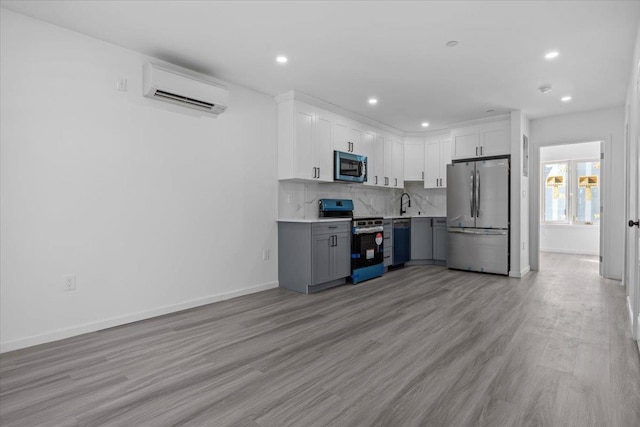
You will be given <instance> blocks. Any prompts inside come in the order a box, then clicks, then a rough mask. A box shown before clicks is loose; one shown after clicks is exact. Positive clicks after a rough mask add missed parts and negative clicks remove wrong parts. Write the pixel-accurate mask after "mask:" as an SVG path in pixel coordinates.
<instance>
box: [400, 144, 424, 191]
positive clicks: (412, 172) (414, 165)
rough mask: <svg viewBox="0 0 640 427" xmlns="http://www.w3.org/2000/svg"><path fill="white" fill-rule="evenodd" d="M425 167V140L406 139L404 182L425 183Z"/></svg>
mask: <svg viewBox="0 0 640 427" xmlns="http://www.w3.org/2000/svg"><path fill="white" fill-rule="evenodd" d="M424 165H425V163H424V138H423V137H406V138H405V139H404V180H405V181H423V180H424V176H425V170H424Z"/></svg>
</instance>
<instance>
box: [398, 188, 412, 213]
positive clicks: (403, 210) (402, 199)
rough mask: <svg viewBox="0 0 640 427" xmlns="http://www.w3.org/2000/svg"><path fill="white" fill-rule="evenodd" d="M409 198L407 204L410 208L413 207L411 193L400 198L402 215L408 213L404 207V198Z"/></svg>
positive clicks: (403, 194)
mask: <svg viewBox="0 0 640 427" xmlns="http://www.w3.org/2000/svg"><path fill="white" fill-rule="evenodd" d="M405 195H406V196H407V198H408V199H409V200H408V203H407V207H408V208H410V207H411V196H410V195H409V193H402V195H401V196H400V215H402V214H405V213H407V209H406V208H405V207H404V196H405Z"/></svg>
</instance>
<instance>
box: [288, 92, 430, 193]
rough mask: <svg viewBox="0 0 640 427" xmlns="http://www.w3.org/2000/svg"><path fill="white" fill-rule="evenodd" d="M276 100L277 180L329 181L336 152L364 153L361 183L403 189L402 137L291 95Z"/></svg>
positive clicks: (331, 177) (331, 180) (403, 160)
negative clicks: (365, 173)
mask: <svg viewBox="0 0 640 427" xmlns="http://www.w3.org/2000/svg"><path fill="white" fill-rule="evenodd" d="M276 101H277V102H278V179H280V180H301V181H320V182H333V161H334V160H333V159H334V150H335V151H343V152H347V153H353V154H358V155H361V156H366V157H367V181H366V182H365V185H371V186H378V187H387V188H402V187H404V163H405V159H404V144H403V142H402V139H401V138H399V137H397V136H395V135H393V134H391V133H388V132H385V131H382V130H380V129H378V128H376V127H375V126H370V125H367V124H364V123H360V122H356V121H354V120H351V119H348V118H346V117H344V116H341V115H339V114H336V113H333V112H331V111H329V110H325V109H323V108H320V107H316V106H315V105H311V104H310V103H306V102H303V101H300V100H298V99H295V98H293V99H292V98H291V94H284V95H283V96H282V97H280V99H278V97H276ZM310 102H311V101H310ZM422 157H423V156H420V158H422ZM421 172H422V169H421V170H420V173H421Z"/></svg>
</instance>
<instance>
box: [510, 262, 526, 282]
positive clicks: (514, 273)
mask: <svg viewBox="0 0 640 427" xmlns="http://www.w3.org/2000/svg"><path fill="white" fill-rule="evenodd" d="M530 271H531V266H530V265H527V266H526V267H525V268H523V269H522V270H520V271H519V272H517V271H510V272H509V277H515V278H517V279H521V278H523V277H524V276H526V275H527V274H528V273H529V272H530Z"/></svg>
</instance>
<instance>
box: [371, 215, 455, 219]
mask: <svg viewBox="0 0 640 427" xmlns="http://www.w3.org/2000/svg"><path fill="white" fill-rule="evenodd" d="M404 218H446V215H406V216H404V215H403V216H400V215H388V216H384V217H383V219H404Z"/></svg>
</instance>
